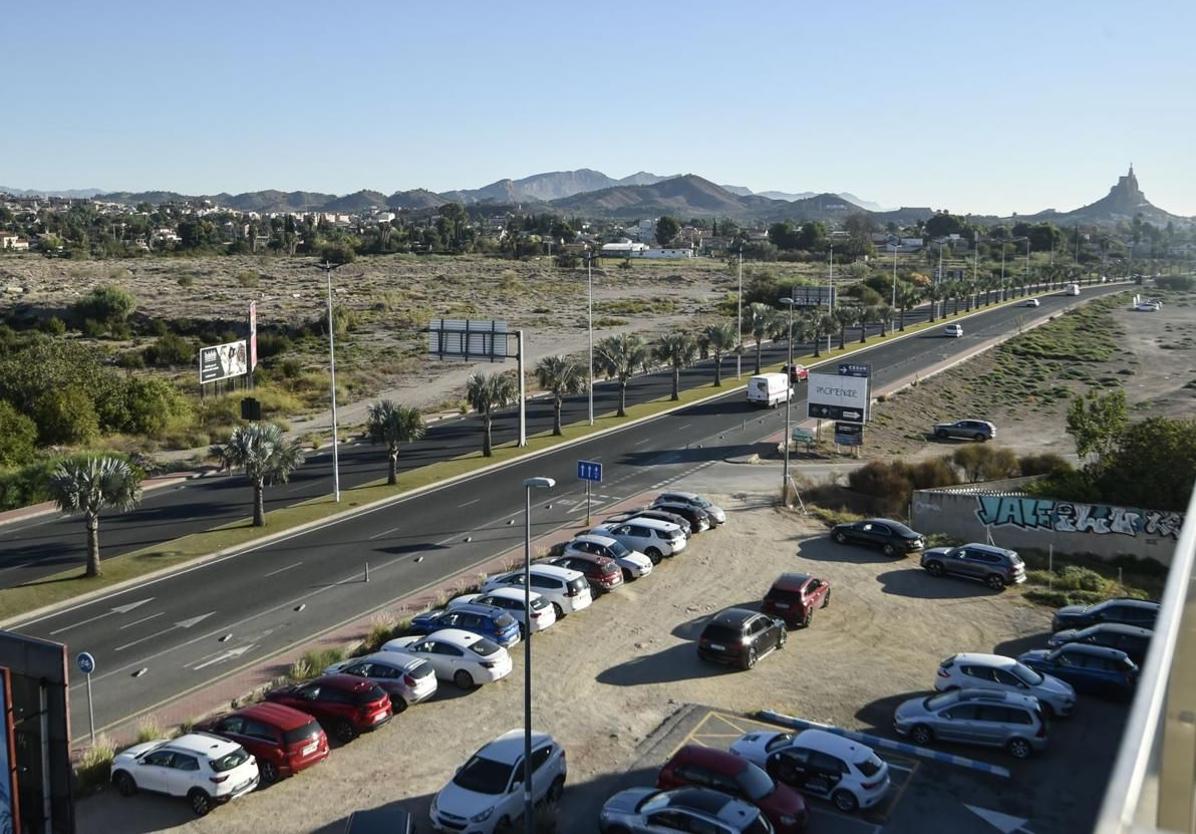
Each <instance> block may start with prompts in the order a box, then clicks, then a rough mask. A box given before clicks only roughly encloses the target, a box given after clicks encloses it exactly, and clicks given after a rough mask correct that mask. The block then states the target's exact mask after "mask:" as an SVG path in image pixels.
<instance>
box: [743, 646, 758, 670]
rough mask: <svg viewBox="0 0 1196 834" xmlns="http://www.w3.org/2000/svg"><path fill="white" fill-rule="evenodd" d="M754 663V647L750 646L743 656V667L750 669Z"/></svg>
mask: <svg viewBox="0 0 1196 834" xmlns="http://www.w3.org/2000/svg"><path fill="white" fill-rule="evenodd" d="M755 665H756V647H755V646H752V647H751V648H750V649H748V651H747V655H745V656H744V658H743V668H744V669H751V668H752V667H753V666H755Z"/></svg>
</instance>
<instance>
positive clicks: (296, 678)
mask: <svg viewBox="0 0 1196 834" xmlns="http://www.w3.org/2000/svg"><path fill="white" fill-rule="evenodd" d="M344 659H345V653H344V651H343V650H341V649H314V650H312V651H308V652H304V653H303V657H301V658H299V659H298V660H296V661H295V662H294V663H292V664H291V668H290V670H289V671H288V673H287V677H288V678H289V679H290V680H291V681H292V682H294V683H298V682H300V681H306V680H311V679H312V678H316V677H319V676H320V675H322V674H323V673H324V670H325V669H326V668H328V667H329V666H331V665H332V664H333V663H338V662H340V661H342V660H344Z"/></svg>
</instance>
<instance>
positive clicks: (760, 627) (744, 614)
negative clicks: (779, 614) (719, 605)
mask: <svg viewBox="0 0 1196 834" xmlns="http://www.w3.org/2000/svg"><path fill="white" fill-rule="evenodd" d="M786 636H787V634H786V631H785V623H784V622H782V621H781V620H774V619H773V618H772V617H768V616H765V615H764V614H761V613H760V612H758V611H751V610H748V609H747V608H728V609H726V610H725V611H720V612H719V613H717V614H715V615H714V616H713V617H711V618H710V621H709V622H708V623H706V627H705V628H703V629H702V635H701V637H699V638H698V657H700V658H702V660H713V661H714V662H716V663H733V664H736V665H738V666H740V667H741V668H744V669H751V668H752V667H753V666H755V665H756V661H757V660H759V659H760V658H761V657H763V656H764V655H766V654H768V653H770V652H771V651H773V650H774V649H779V648H781V647H782V646H784V645H785V638H786Z"/></svg>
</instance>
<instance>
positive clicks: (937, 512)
mask: <svg viewBox="0 0 1196 834" xmlns="http://www.w3.org/2000/svg"><path fill="white" fill-rule="evenodd" d="M911 503H912V520H913V525H912V526H913V528H914V529H915V530H918V531H920V532H923V533H927V534H929V533H944V534H946V535H949V536H952V537H954V538H957V539H963V540H965V541H976V542H983V541H986V535H988V534H990V535H991V536H992V540H993V542H994V543H995V544H997V545H998V546H1000V547H1010V548H1013V549H1014V550H1017V549H1018V548H1024V549H1036V550H1046V549H1047V546H1048V545H1053V546H1054V549H1055V551H1056V552H1059V553H1071V554H1090V555H1093V556H1096V557H1097V558H1100V559H1112V558H1113V557H1115V556H1123V555H1128V556H1133V557H1135V558H1138V559H1154V560H1155V561H1157V562H1160V563H1162V564H1164V565H1170V564H1171V554H1172V551H1173V550H1174V549H1175V542H1176V539H1177V538H1178V537H1179V530H1180V528H1181V527H1182V526H1183V521H1184V516H1183V513H1172V512H1163V511H1160V510H1143V509H1137V508H1130V507H1112V506H1109V505H1106V504H1077V503H1074V502H1071V501H1056V500H1054V499H1052V498H1030V497H1028V496H1025V495H1017V494H1011V493H989V494H977V493H974V492H970V491H966V490H942V491H940V490H918V491H916V492H915V493H914V496H913V501H912V502H911Z"/></svg>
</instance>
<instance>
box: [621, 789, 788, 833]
mask: <svg viewBox="0 0 1196 834" xmlns="http://www.w3.org/2000/svg"><path fill="white" fill-rule="evenodd" d="M598 830H599V831H601V832H603V834H657V832H662V831H701V832H704V834H773V827H772V824H771V823H769V821H768V818H767V817H765V816H764V814H763V813H762V812H761V811H760V809H759V808H757V807H756V806H755V805H750V804H748V803H747V802H744V801H743V800H740V799H735V798H734V797H731V796H728V795H727V794H725V793H723V792H722V791H712V790H707V789H704V788H680V789H678V790H674V791H657V790H653V789H652V788H628V789H627V790H623V791H619V792H618V793H617V794H615V795H614V796H612V797H611V798H610V799H608V800H606V802H605V804H603V806H602V813H601V814H600V816H599V817H598Z"/></svg>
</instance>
